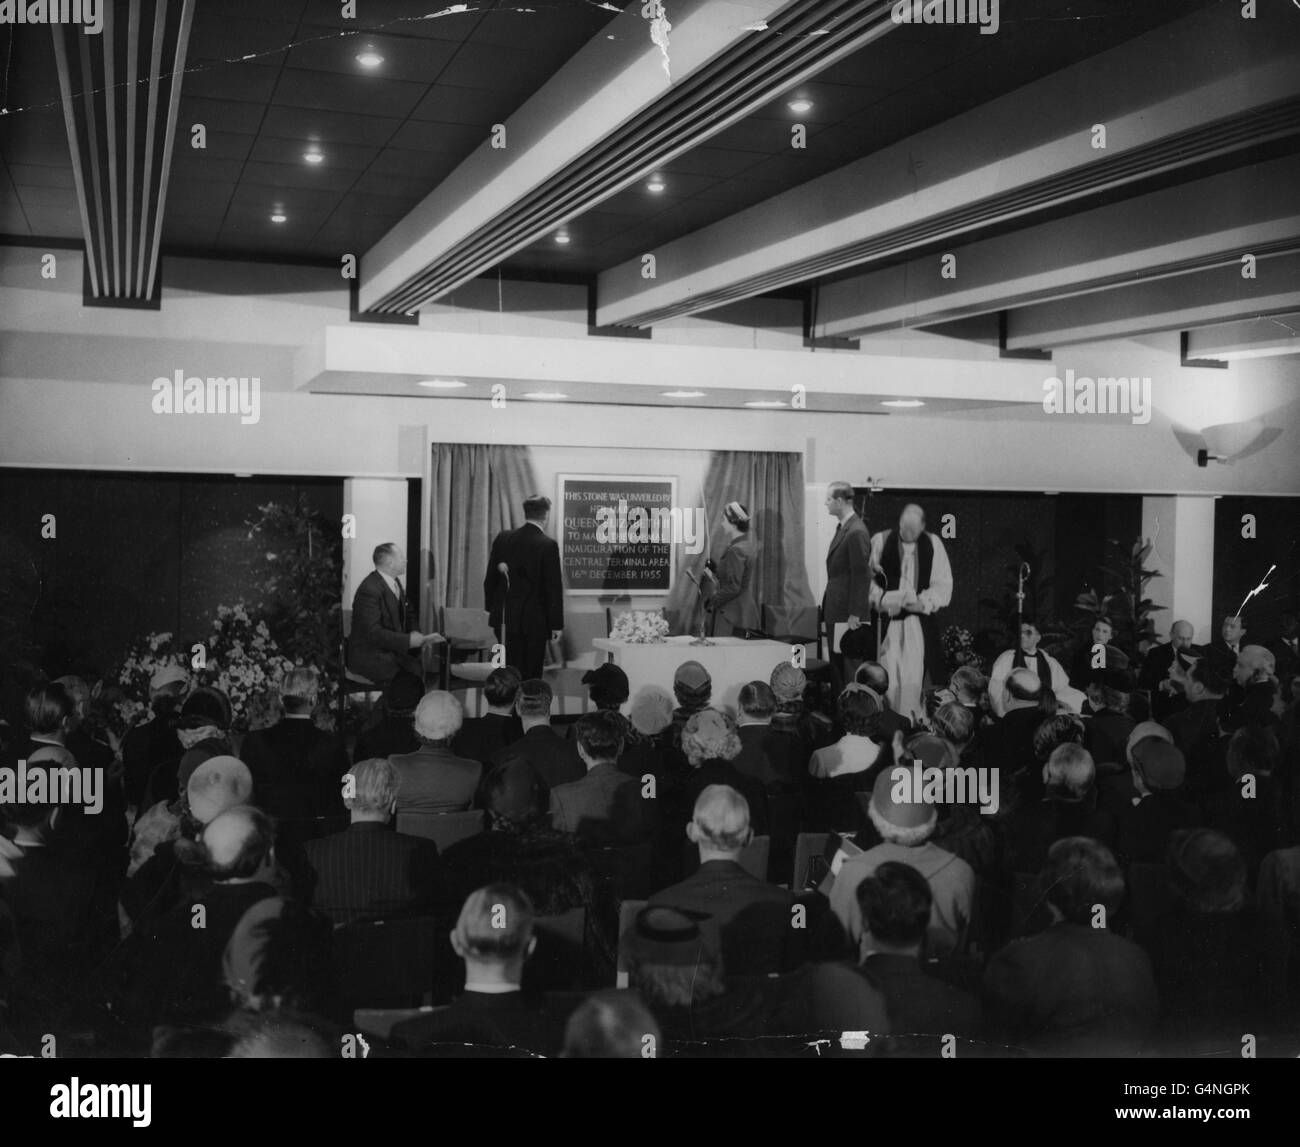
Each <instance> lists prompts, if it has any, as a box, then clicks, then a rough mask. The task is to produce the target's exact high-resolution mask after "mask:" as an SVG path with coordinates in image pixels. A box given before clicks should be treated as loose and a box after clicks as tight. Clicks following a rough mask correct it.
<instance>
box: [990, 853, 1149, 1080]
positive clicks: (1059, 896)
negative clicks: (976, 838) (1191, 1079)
mask: <svg viewBox="0 0 1300 1147" xmlns="http://www.w3.org/2000/svg"><path fill="white" fill-rule="evenodd" d="M1039 881H1040V887H1042V888H1043V889H1044V890H1045V892H1044V895H1045V896H1046V899H1047V905H1048V908H1049V909H1050V910H1051V913H1052V916H1053V917H1054V918H1055V920H1056V923H1055V924H1053V925H1052V926H1051V927H1050V928H1048V929H1047V930H1046V931H1044V932H1040V933H1039V934H1038V935H1036V936H1032V937H1030V938H1028V939H1024V940H1013V941H1012V942H1011V943H1010V944H1008V945H1007V946H1006V947H1005V948H1003V949H1002V950H1001V951H1000V952H998V953H997V954H996V955H995V956H994V957H993V959H992V960H990V961H989V966H988V969H987V970H986V971H985V974H984V1001H985V1008H986V1011H985V1015H986V1017H987V1020H988V1027H989V1029H990V1030H989V1035H990V1037H992V1038H995V1039H998V1040H1000V1041H1002V1042H1005V1043H1006V1044H1007V1045H1009V1046H1011V1047H1014V1048H1018V1049H1022V1050H1028V1051H1030V1052H1031V1053H1035V1054H1039V1055H1059V1056H1070V1055H1073V1056H1131V1055H1136V1054H1137V1053H1138V1052H1140V1051H1141V1050H1142V1047H1143V1044H1144V1043H1145V1041H1146V1039H1147V1038H1148V1037H1149V1036H1150V1034H1151V1032H1152V1030H1153V1029H1154V1027H1155V1022H1156V1016H1157V1014H1158V1011H1159V1005H1158V1000H1157V993H1156V984H1155V978H1154V977H1153V975H1152V971H1151V961H1150V960H1149V959H1148V958H1147V954H1146V953H1145V952H1144V951H1143V950H1142V949H1141V948H1139V947H1138V946H1137V945H1136V944H1135V943H1133V941H1131V940H1125V939H1122V938H1121V937H1119V936H1117V935H1115V934H1114V933H1113V932H1111V931H1110V929H1109V927H1108V926H1097V916H1096V908H1097V907H1098V906H1101V907H1103V908H1104V909H1105V911H1106V918H1107V921H1108V922H1109V920H1110V919H1111V918H1113V916H1114V913H1115V911H1116V909H1118V907H1119V905H1120V902H1121V900H1122V898H1123V895H1124V878H1123V876H1122V875H1121V873H1120V869H1119V865H1118V864H1116V862H1115V857H1114V856H1113V855H1112V854H1111V851H1110V850H1109V849H1108V848H1106V847H1105V846H1104V845H1101V844H1098V843H1097V842H1096V841H1095V840H1088V839H1087V838H1086V837H1078V836H1076V837H1067V838H1066V839H1065V840H1058V841H1057V842H1056V843H1055V844H1054V845H1052V847H1051V850H1050V851H1049V852H1048V858H1047V864H1046V865H1044V867H1043V871H1042V873H1041V874H1040V877H1039Z"/></svg>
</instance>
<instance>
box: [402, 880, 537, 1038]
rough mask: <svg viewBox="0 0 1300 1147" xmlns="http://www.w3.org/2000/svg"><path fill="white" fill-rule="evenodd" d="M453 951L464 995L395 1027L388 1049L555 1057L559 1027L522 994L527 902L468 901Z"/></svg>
mask: <svg viewBox="0 0 1300 1147" xmlns="http://www.w3.org/2000/svg"><path fill="white" fill-rule="evenodd" d="M451 946H452V948H453V949H454V950H455V952H456V955H457V956H459V957H460V958H461V959H462V960H464V961H465V990H464V992H462V993H461V994H460V995H459V996H457V997H456V999H455V1000H453V1001H452V1002H451V1004H449V1005H448V1006H447V1007H445V1008H436V1009H434V1010H433V1011H431V1012H427V1013H424V1014H422V1015H419V1016H416V1017H415V1018H414V1019H409V1020H403V1021H402V1022H401V1023H399V1024H396V1025H395V1026H394V1027H393V1031H392V1041H393V1042H394V1043H395V1044H397V1045H399V1046H403V1047H406V1048H408V1049H410V1050H411V1051H414V1052H416V1053H418V1054H421V1055H425V1056H430V1057H436V1056H440V1055H444V1056H455V1057H458V1058H460V1057H464V1056H466V1055H471V1056H481V1057H487V1058H511V1059H513V1058H528V1057H530V1056H533V1055H547V1056H549V1055H554V1054H555V1053H556V1052H557V1051H558V1050H559V1046H560V1043H561V1039H562V1028H561V1025H560V1022H559V1021H558V1020H557V1019H556V1017H552V1016H550V1015H548V1014H547V1012H546V1011H545V1010H544V1008H543V1001H542V1000H540V999H538V998H536V997H534V996H531V995H529V994H528V993H526V992H524V990H523V986H522V985H523V975H524V962H525V961H526V960H527V959H528V958H529V957H530V956H531V955H532V954H533V949H534V948H535V947H536V946H537V937H536V936H534V935H533V906H532V905H531V904H530V903H529V901H528V897H527V896H525V895H524V893H523V892H521V891H520V890H519V889H518V888H515V887H513V886H511V885H508V884H492V885H489V886H488V887H486V888H480V889H478V891H476V892H473V893H471V894H470V896H469V898H468V899H467V900H466V901H465V906H464V907H463V908H462V909H461V911H460V917H459V919H457V921H456V927H455V928H454V929H453V930H452V932H451Z"/></svg>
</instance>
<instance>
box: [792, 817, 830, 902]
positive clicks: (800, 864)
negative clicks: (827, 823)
mask: <svg viewBox="0 0 1300 1147" xmlns="http://www.w3.org/2000/svg"><path fill="white" fill-rule="evenodd" d="M829 839H830V833H828V832H801V833H800V834H799V835H798V836H797V837H795V840H794V872H793V873H792V875H791V883H790V891H791V892H794V893H796V894H798V893H799V892H802V891H803V887H804V885H805V884H807V882H808V869H809V868H810V867H811V866H812V860H813V857H814V856H821V854H822V853H823V852H825V851H826V842H827V841H828V840H829Z"/></svg>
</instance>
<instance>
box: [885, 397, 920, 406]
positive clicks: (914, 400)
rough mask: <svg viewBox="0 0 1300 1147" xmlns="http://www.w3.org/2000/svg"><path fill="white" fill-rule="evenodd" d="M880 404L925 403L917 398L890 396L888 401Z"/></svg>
mask: <svg viewBox="0 0 1300 1147" xmlns="http://www.w3.org/2000/svg"><path fill="white" fill-rule="evenodd" d="M880 405H881V406H924V405H925V403H924V402H922V401H921V400H920V399H919V398H891V399H889V401H888V402H882V403H881V404H880Z"/></svg>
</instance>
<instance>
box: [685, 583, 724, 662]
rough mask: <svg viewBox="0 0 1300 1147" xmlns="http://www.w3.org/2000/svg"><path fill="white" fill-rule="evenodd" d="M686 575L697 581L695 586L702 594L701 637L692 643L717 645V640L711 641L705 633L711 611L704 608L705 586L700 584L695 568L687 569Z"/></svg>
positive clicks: (700, 603)
mask: <svg viewBox="0 0 1300 1147" xmlns="http://www.w3.org/2000/svg"><path fill="white" fill-rule="evenodd" d="M686 576H687V577H688V578H690V579H691V581H693V582H694V583H695V588H696V589H697V590H698V591H699V594H700V598H699V606H700V635H699V637H697V638H696V639H695V640H694V641H692V642H691V644H692V645H716V644H717V642H714V641H710V640H709V639H708V637H706V636H705V633H704V629H705V623H706V620H707V618H708V613H709V611H708V610H707V609H705V608H704V587H703V586H702V585H701V584H700V579H699V578H697V577H696V576H695V572H694V571H693V570H687V571H686Z"/></svg>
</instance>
